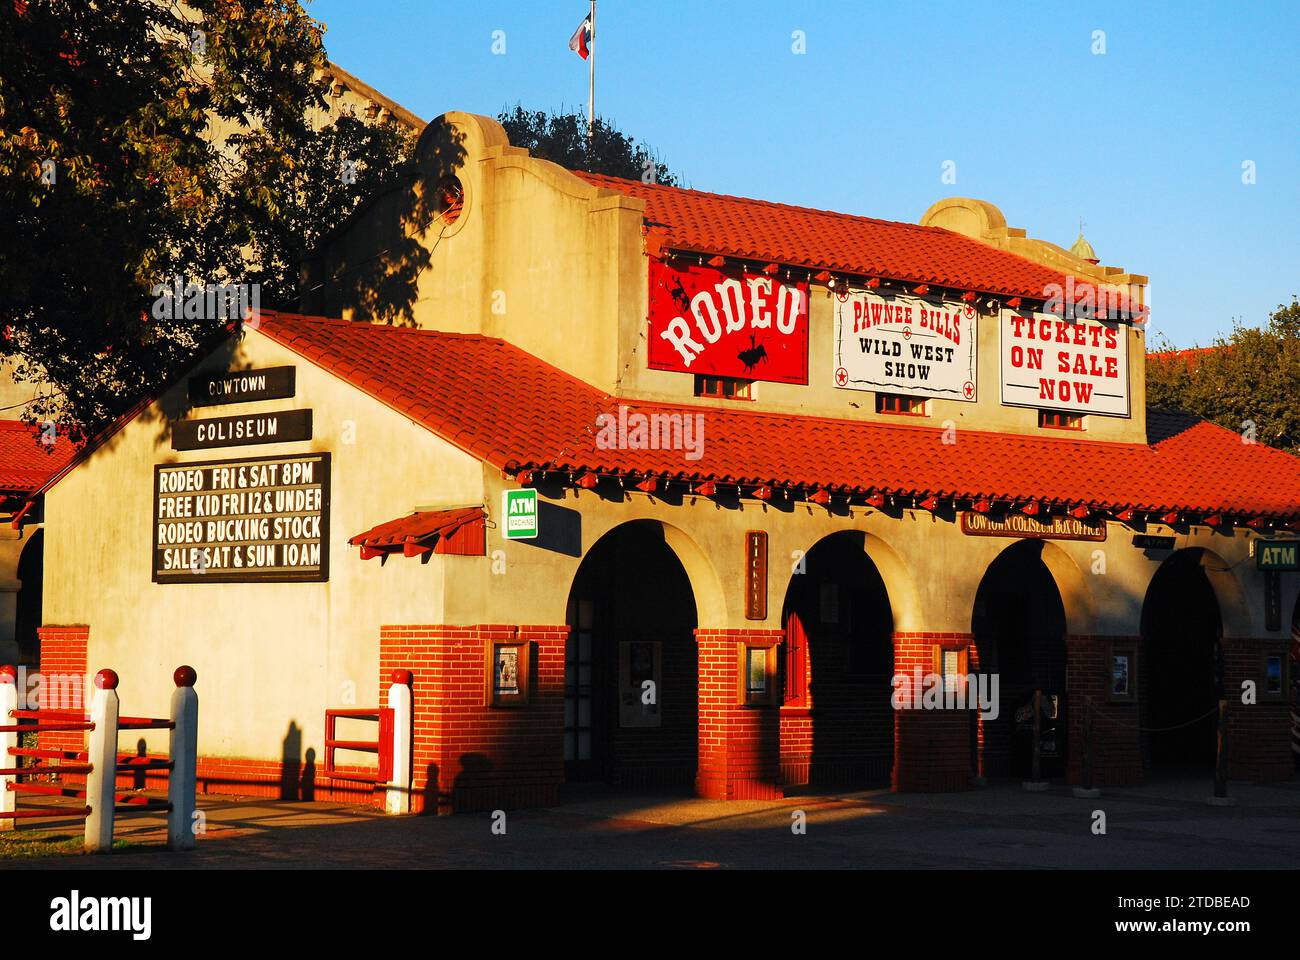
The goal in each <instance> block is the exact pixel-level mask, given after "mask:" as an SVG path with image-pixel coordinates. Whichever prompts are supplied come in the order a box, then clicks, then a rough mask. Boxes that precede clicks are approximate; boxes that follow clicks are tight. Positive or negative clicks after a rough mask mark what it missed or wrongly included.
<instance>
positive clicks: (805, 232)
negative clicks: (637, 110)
mask: <svg viewBox="0 0 1300 960" xmlns="http://www.w3.org/2000/svg"><path fill="white" fill-rule="evenodd" d="M572 172H573V174H574V175H575V176H577V177H580V178H582V179H583V180H585V181H586V182H587V183H590V184H592V185H593V186H597V187H604V188H607V189H610V190H617V191H618V192H620V193H624V194H627V195H628V196H632V197H637V198H639V199H641V200H644V201H645V204H646V210H645V218H646V220H647V222H648V223H649V224H651V225H654V226H658V227H660V228H662V229H663V230H665V231H666V235H665V237H664V245H665V246H667V247H671V248H675V249H683V250H698V251H701V252H704V253H720V254H725V255H729V256H733V257H740V258H744V259H748V260H767V261H775V262H777V263H782V264H789V265H791V266H804V267H813V268H817V269H825V270H832V271H841V272H844V273H849V274H855V275H862V276H868V277H886V278H889V279H892V280H904V281H908V282H915V283H922V282H924V283H933V284H936V285H938V286H943V287H951V288H954V289H959V290H973V291H977V292H981V293H996V294H1002V295H1007V296H1022V297H1033V298H1037V299H1043V298H1044V297H1046V296H1047V287H1048V285H1049V284H1060V285H1062V286H1063V285H1064V284H1065V275H1064V274H1063V273H1061V272H1060V271H1059V270H1052V269H1050V268H1048V267H1045V266H1042V265H1041V264H1037V263H1034V262H1033V261H1032V260H1026V259H1025V258H1024V257H1021V256H1018V255H1016V254H1014V253H1008V252H1007V251H1005V250H998V249H997V248H995V247H991V246H988V245H987V244H984V243H980V242H979V241H978V240H973V239H971V238H970V237H966V236H963V235H962V234H959V233H954V232H952V231H951V230H945V229H943V228H941V227H927V226H921V225H920V224H916V223H900V222H898V221H893V220H877V219H873V218H871V217H859V216H853V215H851V214H846V213H836V212H834V211H831V210H815V209H811V208H809V207H798V206H791V205H789V204H782V203H772V202H771V201H767V200H752V199H748V198H745V197H732V196H727V195H725V194H718V193H705V192H703V191H700V190H687V189H684V188H682V187H669V186H664V185H663V184H647V183H641V182H640V181H637V180H624V179H621V178H619V177H607V176H604V175H602V174H594V173H586V172H583V171H580V170H574V171H572ZM1080 280H1082V281H1084V282H1090V281H1087V278H1080ZM1080 294H1082V290H1080Z"/></svg>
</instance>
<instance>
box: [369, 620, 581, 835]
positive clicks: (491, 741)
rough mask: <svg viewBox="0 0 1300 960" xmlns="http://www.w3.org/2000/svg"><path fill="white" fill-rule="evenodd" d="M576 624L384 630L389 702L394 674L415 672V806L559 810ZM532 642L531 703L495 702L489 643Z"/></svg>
mask: <svg viewBox="0 0 1300 960" xmlns="http://www.w3.org/2000/svg"><path fill="white" fill-rule="evenodd" d="M568 635H569V628H568V626H536V625H524V626H514V625H509V624H505V625H479V626H467V627H454V626H442V625H406V626H384V627H381V628H380V653H379V678H380V689H381V696H382V691H385V690H386V689H387V683H388V680H387V678H388V677H389V675H390V674H391V673H392V671H393V670H394V669H402V670H410V671H411V674H412V682H411V690H412V707H413V717H412V724H413V737H414V743H413V745H412V761H413V765H414V771H413V790H414V793H415V795H414V797H413V798H412V804H411V806H412V809H413V810H415V811H417V812H419V811H427V812H434V811H435V810H436V811H437V812H439V813H453V812H465V811H472V810H492V809H497V808H503V809H510V808H516V807H521V806H540V805H545V804H549V803H554V802H555V800H556V797H557V794H558V790H559V786H560V784H561V783H562V782H563V780H564V752H563V751H564V744H563V736H564V644H565V640H566V639H567V638H568ZM492 640H510V641H513V640H520V641H528V642H530V643H531V644H532V654H533V674H532V691H531V697H530V700H529V703H528V704H527V705H526V706H519V707H491V706H488V704H487V702H486V701H487V696H486V689H487V644H488V643H489V642H490V641H492Z"/></svg>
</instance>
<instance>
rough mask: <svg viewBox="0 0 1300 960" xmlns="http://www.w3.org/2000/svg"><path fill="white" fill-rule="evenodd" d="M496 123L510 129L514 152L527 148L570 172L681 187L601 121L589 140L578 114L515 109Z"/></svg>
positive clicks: (646, 152)
mask: <svg viewBox="0 0 1300 960" xmlns="http://www.w3.org/2000/svg"><path fill="white" fill-rule="evenodd" d="M497 121H498V122H499V123H500V124H501V125H502V126H503V127H505V130H506V134H507V135H508V136H509V137H510V143H511V145H512V146H516V147H524V148H526V149H527V150H528V152H529V153H530V154H532V155H533V156H534V157H541V158H542V159H543V160H550V161H551V162H552V163H557V164H559V165H560V166H562V167H564V168H566V169H568V170H586V171H588V172H591V173H603V174H605V175H606V176H611V177H623V178H624V179H626V180H641V181H643V182H646V183H662V184H666V185H668V186H670V187H675V186H680V184H679V182H678V179H677V176H676V174H674V173H672V172H671V171H669V169H668V167H667V165H666V164H664V163H663V162H661V161H660V160H659V157H658V155H657V154H656V153H655V152H654V151H653V150H652V149H651V148H649V147H647V146H646V145H645V144H643V143H637V142H636V140H635V139H633V138H632V137H629V136H627V135H626V134H623V133H621V132H619V131H618V130H617V129H616V128H615V127H614V126H613V125H612V124H610V123H609V122H608V121H606V120H605V119H603V118H602V117H596V119H595V122H594V123H593V124H592V130H591V137H590V139H589V138H588V137H587V118H586V116H585V115H584V114H581V113H577V112H573V111H570V112H565V111H561V112H558V113H546V112H544V111H541V110H525V109H524V108H523V106H521V105H520V104H515V107H514V109H513V110H503V111H501V113H500V114H498V115H497Z"/></svg>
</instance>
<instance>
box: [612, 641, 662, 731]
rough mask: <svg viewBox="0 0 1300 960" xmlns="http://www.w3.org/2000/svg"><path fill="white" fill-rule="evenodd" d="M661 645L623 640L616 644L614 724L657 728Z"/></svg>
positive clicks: (658, 643) (660, 685)
mask: <svg viewBox="0 0 1300 960" xmlns="http://www.w3.org/2000/svg"><path fill="white" fill-rule="evenodd" d="M663 675H664V668H663V644H662V643H661V642H659V641H658V640H624V641H621V642H620V643H619V645H618V677H619V683H618V725H619V726H620V727H657V726H660V725H661V724H662V723H663V714H662V712H661V710H660V706H659V704H660V697H661V695H662V687H663Z"/></svg>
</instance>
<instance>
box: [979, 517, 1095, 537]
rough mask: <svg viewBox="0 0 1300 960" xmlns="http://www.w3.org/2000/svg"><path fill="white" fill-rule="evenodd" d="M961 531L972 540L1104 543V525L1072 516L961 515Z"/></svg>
mask: <svg viewBox="0 0 1300 960" xmlns="http://www.w3.org/2000/svg"><path fill="white" fill-rule="evenodd" d="M961 532H962V533H964V534H966V535H967V536H971V537H1036V538H1038V539H1042V540H1098V541H1100V540H1105V539H1106V525H1105V524H1104V523H1087V522H1085V521H1083V520H1079V519H1076V518H1075V517H1060V516H1055V517H1050V518H1047V519H1042V520H1040V519H1039V518H1038V517H1036V516H1035V517H1031V516H1027V515H1025V514H1023V513H1008V514H1007V515H1006V516H1002V517H993V516H989V515H988V514H985V513H975V512H970V511H967V512H964V513H962V515H961Z"/></svg>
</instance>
